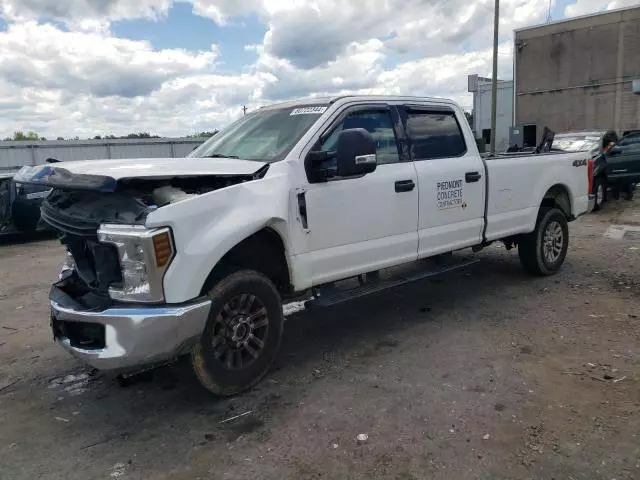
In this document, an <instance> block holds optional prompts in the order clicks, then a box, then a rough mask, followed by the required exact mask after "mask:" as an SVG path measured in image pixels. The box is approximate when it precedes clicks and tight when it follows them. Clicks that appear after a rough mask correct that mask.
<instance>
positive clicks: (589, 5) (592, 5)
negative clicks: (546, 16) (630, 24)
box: [565, 0, 638, 17]
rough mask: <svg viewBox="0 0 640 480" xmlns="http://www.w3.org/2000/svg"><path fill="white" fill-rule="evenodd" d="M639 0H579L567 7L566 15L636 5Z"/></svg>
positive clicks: (571, 15)
mask: <svg viewBox="0 0 640 480" xmlns="http://www.w3.org/2000/svg"><path fill="white" fill-rule="evenodd" d="M637 5H638V0H613V1H611V0H577V1H576V2H575V3H573V4H571V5H568V6H567V7H566V8H565V16H567V17H577V16H579V15H588V14H590V13H596V12H599V11H603V10H615V9H617V8H623V7H634V6H637Z"/></svg>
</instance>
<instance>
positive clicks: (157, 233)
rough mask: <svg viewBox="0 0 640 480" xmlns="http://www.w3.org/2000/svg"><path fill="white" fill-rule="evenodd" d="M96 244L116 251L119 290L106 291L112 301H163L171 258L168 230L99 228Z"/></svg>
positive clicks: (132, 226) (122, 226)
mask: <svg viewBox="0 0 640 480" xmlns="http://www.w3.org/2000/svg"><path fill="white" fill-rule="evenodd" d="M98 240H100V242H102V243H110V244H112V245H114V246H115V247H116V248H117V249H118V257H119V259H120V268H121V271H122V286H121V287H110V288H109V296H110V297H111V298H112V299H114V300H119V301H125V302H144V303H159V302H162V301H163V300H164V289H163V287H162V281H163V279H164V273H165V271H166V270H167V268H168V267H169V264H170V263H171V260H173V256H174V248H173V240H172V237H171V230H170V229H169V228H157V229H153V230H148V229H147V228H145V227H142V226H137V225H101V226H100V229H99V230H98Z"/></svg>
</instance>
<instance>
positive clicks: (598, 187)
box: [593, 177, 607, 211]
mask: <svg viewBox="0 0 640 480" xmlns="http://www.w3.org/2000/svg"><path fill="white" fill-rule="evenodd" d="M593 193H594V194H595V197H596V203H595V206H594V207H593V210H594V211H596V210H600V207H602V205H603V204H604V203H605V202H606V201H607V181H606V180H605V178H604V177H598V178H596V180H595V182H594V183H593Z"/></svg>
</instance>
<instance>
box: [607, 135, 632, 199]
mask: <svg viewBox="0 0 640 480" xmlns="http://www.w3.org/2000/svg"><path fill="white" fill-rule="evenodd" d="M605 158H606V163H607V169H606V182H607V185H608V186H609V187H610V188H611V195H612V196H613V198H615V199H617V198H619V197H620V194H621V193H624V195H625V198H626V199H627V200H631V199H632V198H633V193H634V191H635V188H636V184H637V183H638V182H640V131H633V132H631V133H628V134H627V135H625V136H623V137H622V138H620V140H618V141H617V142H616V144H615V146H613V148H611V149H609V150H608V151H607V152H606V153H605Z"/></svg>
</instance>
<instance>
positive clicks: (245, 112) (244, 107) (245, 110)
mask: <svg viewBox="0 0 640 480" xmlns="http://www.w3.org/2000/svg"><path fill="white" fill-rule="evenodd" d="M242 113H244V114H245V115H246V114H247V106H246V105H243V106H242Z"/></svg>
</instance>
